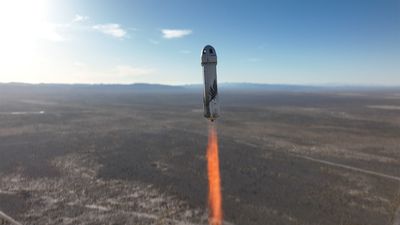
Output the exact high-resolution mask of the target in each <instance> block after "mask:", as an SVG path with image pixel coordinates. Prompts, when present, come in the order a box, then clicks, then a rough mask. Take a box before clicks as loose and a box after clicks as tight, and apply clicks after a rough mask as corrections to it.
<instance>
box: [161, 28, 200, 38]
mask: <svg viewBox="0 0 400 225" xmlns="http://www.w3.org/2000/svg"><path fill="white" fill-rule="evenodd" d="M161 33H162V34H163V38H166V39H172V38H182V37H184V36H187V35H189V34H191V33H192V30H188V29H183V30H179V29H162V30H161Z"/></svg>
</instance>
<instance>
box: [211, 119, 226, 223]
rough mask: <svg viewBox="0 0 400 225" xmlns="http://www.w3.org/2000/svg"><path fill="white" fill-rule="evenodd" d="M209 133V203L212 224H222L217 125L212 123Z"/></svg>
mask: <svg viewBox="0 0 400 225" xmlns="http://www.w3.org/2000/svg"><path fill="white" fill-rule="evenodd" d="M208 132H209V134H208V147H207V161H208V165H207V167H208V204H209V208H210V209H209V210H210V211H209V216H208V221H209V224H210V225H221V224H222V196H221V178H220V174H219V159H218V138H217V131H216V129H215V127H214V126H213V125H212V124H211V125H210V127H209V131H208Z"/></svg>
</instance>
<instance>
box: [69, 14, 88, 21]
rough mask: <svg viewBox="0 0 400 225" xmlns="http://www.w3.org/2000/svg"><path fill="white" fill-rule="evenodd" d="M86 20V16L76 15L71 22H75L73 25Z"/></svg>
mask: <svg viewBox="0 0 400 225" xmlns="http://www.w3.org/2000/svg"><path fill="white" fill-rule="evenodd" d="M88 19H89V17H88V16H82V15H79V14H76V15H75V17H74V19H73V20H72V22H75V23H76V22H82V21H86V20H88Z"/></svg>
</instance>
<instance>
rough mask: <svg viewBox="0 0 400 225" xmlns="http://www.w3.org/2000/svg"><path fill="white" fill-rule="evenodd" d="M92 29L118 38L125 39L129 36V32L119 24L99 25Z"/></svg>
mask: <svg viewBox="0 0 400 225" xmlns="http://www.w3.org/2000/svg"><path fill="white" fill-rule="evenodd" d="M92 28H93V29H95V30H97V31H100V32H102V33H104V34H107V35H111V36H113V37H116V38H124V37H126V34H127V32H126V31H125V30H124V29H122V28H121V25H119V24H117V23H106V24H97V25H94V26H93V27H92Z"/></svg>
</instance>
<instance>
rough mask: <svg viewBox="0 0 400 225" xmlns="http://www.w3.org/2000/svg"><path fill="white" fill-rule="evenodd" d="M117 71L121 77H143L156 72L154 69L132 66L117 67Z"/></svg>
mask: <svg viewBox="0 0 400 225" xmlns="http://www.w3.org/2000/svg"><path fill="white" fill-rule="evenodd" d="M116 70H117V73H118V75H120V76H142V75H148V74H152V73H154V72H155V69H154V68H147V67H134V66H130V65H118V66H116Z"/></svg>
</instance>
